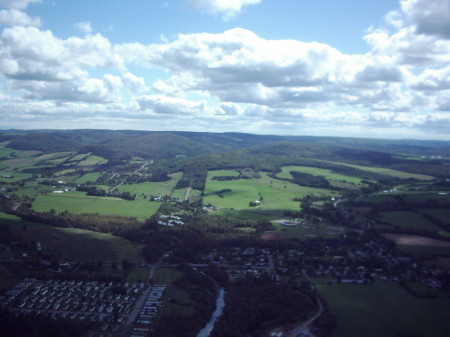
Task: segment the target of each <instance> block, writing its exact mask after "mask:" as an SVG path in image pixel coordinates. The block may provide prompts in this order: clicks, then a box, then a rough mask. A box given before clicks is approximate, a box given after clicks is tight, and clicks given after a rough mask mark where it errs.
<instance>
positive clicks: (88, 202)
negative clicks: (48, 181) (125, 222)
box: [33, 192, 160, 220]
mask: <svg viewBox="0 0 450 337" xmlns="http://www.w3.org/2000/svg"><path fill="white" fill-rule="evenodd" d="M159 206H160V203H159V202H150V201H148V200H145V199H139V200H133V201H128V200H123V199H119V198H111V197H93V196H87V195H86V194H85V193H84V192H67V193H63V194H52V193H49V194H46V195H39V196H37V197H36V200H35V201H34V202H33V209H35V210H36V211H38V212H46V211H49V210H50V209H52V208H53V209H54V210H55V211H56V212H57V213H60V212H63V211H66V210H67V211H69V212H70V213H75V214H80V213H99V214H105V215H122V216H129V217H136V218H137V219H139V220H145V219H147V218H149V217H150V216H152V215H153V214H154V213H155V212H156V210H157V209H158V207H159Z"/></svg>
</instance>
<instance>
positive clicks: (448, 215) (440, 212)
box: [420, 208, 450, 224]
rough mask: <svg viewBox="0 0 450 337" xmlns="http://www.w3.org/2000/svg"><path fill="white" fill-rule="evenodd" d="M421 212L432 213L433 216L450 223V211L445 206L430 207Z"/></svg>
mask: <svg viewBox="0 0 450 337" xmlns="http://www.w3.org/2000/svg"><path fill="white" fill-rule="evenodd" d="M420 212H421V213H423V214H428V215H431V216H432V217H434V218H436V219H439V220H440V221H442V222H443V223H445V224H450V211H449V210H448V209H443V208H428V209H421V210H420Z"/></svg>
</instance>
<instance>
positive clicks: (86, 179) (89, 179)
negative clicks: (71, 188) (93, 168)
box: [74, 172, 103, 184]
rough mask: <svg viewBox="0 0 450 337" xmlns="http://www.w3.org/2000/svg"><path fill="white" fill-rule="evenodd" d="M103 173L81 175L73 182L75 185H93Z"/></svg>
mask: <svg viewBox="0 0 450 337" xmlns="http://www.w3.org/2000/svg"><path fill="white" fill-rule="evenodd" d="M102 174H103V172H91V173H86V174H84V175H82V176H81V177H80V178H78V179H77V180H75V181H74V182H75V183H77V184H86V183H88V182H91V183H95V182H96V181H97V179H98V178H100V177H101V176H102Z"/></svg>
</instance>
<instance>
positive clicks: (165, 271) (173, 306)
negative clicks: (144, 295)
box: [153, 268, 193, 316]
mask: <svg viewBox="0 0 450 337" xmlns="http://www.w3.org/2000/svg"><path fill="white" fill-rule="evenodd" d="M182 275H183V273H182V272H181V271H179V270H176V269H173V268H158V269H156V271H155V273H154V276H153V280H154V282H155V283H165V284H168V288H167V290H166V295H165V301H164V303H163V307H162V309H161V314H162V315H164V314H168V313H170V312H177V313H179V314H181V315H185V316H191V315H192V313H193V308H192V305H193V303H192V301H191V300H190V297H189V294H187V293H186V292H185V291H184V290H182V289H180V288H178V287H177V286H175V285H173V284H172V283H173V282H175V281H176V280H177V279H178V278H180V277H181V276H182ZM168 299H170V300H168Z"/></svg>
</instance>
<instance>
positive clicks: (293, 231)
mask: <svg viewBox="0 0 450 337" xmlns="http://www.w3.org/2000/svg"><path fill="white" fill-rule="evenodd" d="M272 223H273V225H274V226H275V228H276V231H268V232H266V233H264V234H269V235H270V234H273V235H275V236H278V237H281V238H286V239H300V240H305V239H308V238H314V237H319V236H320V237H322V238H335V237H339V236H340V235H342V233H343V232H344V228H342V227H337V226H332V225H329V224H326V223H312V222H305V223H303V224H300V225H296V226H285V225H282V224H280V223H277V222H275V221H272Z"/></svg>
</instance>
